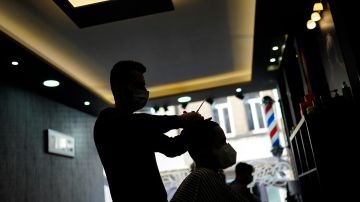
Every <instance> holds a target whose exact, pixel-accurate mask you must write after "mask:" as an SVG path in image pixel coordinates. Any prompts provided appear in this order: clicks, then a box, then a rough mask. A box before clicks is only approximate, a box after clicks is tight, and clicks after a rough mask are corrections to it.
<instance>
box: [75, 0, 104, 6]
mask: <svg viewBox="0 0 360 202" xmlns="http://www.w3.org/2000/svg"><path fill="white" fill-rule="evenodd" d="M68 1H69V2H70V3H71V5H72V6H73V7H74V8H76V7H80V6H87V5H91V4H96V3H101V2H104V1H109V0H68Z"/></svg>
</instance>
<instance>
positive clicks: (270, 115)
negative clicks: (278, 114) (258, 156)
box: [263, 96, 283, 157]
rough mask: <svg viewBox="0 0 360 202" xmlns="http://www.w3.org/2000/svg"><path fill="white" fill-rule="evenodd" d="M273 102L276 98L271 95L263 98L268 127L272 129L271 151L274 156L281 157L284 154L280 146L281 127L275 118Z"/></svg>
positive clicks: (270, 134)
mask: <svg viewBox="0 0 360 202" xmlns="http://www.w3.org/2000/svg"><path fill="white" fill-rule="evenodd" d="M273 103H274V100H273V99H272V98H271V97H270V96H265V97H264V98H263V104H264V107H265V117H266V123H267V127H268V129H269V131H270V133H269V136H270V139H271V145H272V150H271V152H272V153H273V155H274V156H277V157H280V156H281V154H282V150H283V148H282V147H281V146H280V140H279V128H278V126H277V122H276V119H275V113H274V109H273Z"/></svg>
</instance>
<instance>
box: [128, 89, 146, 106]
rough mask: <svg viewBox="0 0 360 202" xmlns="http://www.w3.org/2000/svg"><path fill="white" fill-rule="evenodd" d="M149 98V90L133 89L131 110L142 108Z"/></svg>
mask: <svg viewBox="0 0 360 202" xmlns="http://www.w3.org/2000/svg"><path fill="white" fill-rule="evenodd" d="M148 99H149V91H147V90H138V89H134V90H133V92H132V105H131V108H132V110H133V111H136V110H139V109H141V108H143V107H144V106H145V105H146V103H147V101H148Z"/></svg>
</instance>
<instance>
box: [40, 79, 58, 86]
mask: <svg viewBox="0 0 360 202" xmlns="http://www.w3.org/2000/svg"><path fill="white" fill-rule="evenodd" d="M43 85H44V86H46V87H57V86H59V85H60V82H58V81H56V80H46V81H44V82H43Z"/></svg>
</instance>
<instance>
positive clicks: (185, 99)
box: [177, 96, 191, 103]
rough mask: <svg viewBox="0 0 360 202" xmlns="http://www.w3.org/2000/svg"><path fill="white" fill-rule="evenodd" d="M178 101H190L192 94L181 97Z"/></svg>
mask: <svg viewBox="0 0 360 202" xmlns="http://www.w3.org/2000/svg"><path fill="white" fill-rule="evenodd" d="M177 101H178V102H180V103H186V102H190V101H191V97H190V96H184V97H179V98H178V100H177Z"/></svg>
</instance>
